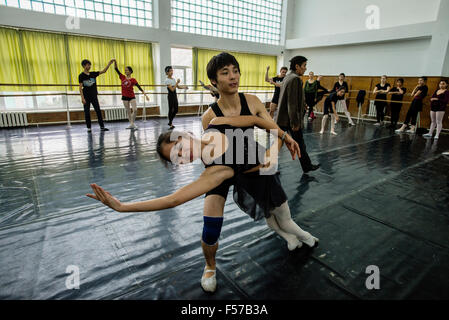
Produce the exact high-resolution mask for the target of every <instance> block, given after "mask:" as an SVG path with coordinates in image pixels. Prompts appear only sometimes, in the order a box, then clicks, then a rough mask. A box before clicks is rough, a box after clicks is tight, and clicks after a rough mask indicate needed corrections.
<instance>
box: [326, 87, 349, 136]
mask: <svg viewBox="0 0 449 320" xmlns="http://www.w3.org/2000/svg"><path fill="white" fill-rule="evenodd" d="M345 92H346V91H345V88H344V87H343V86H341V87H340V88H338V89H337V91H336V92H331V94H330V95H329V96H328V97H327V98H326V100H325V101H324V110H323V120H321V131H320V134H323V133H324V129H326V122H327V119H328V117H329V114H330V115H331V134H333V135H335V136H336V135H337V133H336V132H335V123H336V122H338V114H337V102H338V101H339V100H340V99H341V98H342V97H344V96H345Z"/></svg>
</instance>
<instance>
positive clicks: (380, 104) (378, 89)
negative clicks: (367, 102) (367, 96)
mask: <svg viewBox="0 0 449 320" xmlns="http://www.w3.org/2000/svg"><path fill="white" fill-rule="evenodd" d="M390 89H391V86H390V84H389V83H388V82H387V76H386V75H383V76H382V77H381V78H380V83H378V84H376V86H375V87H374V91H373V93H374V94H376V98H375V99H376V101H375V102H374V105H375V106H376V116H377V122H376V123H375V124H374V125H375V126H381V125H382V124H383V122H384V117H385V108H386V106H387V102H386V101H378V100H387V94H388V92H389V91H390Z"/></svg>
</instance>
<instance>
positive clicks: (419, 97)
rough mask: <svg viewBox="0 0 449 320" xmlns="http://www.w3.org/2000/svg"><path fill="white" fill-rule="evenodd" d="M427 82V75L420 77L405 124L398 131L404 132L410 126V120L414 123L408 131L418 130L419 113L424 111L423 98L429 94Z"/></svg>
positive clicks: (413, 92)
mask: <svg viewBox="0 0 449 320" xmlns="http://www.w3.org/2000/svg"><path fill="white" fill-rule="evenodd" d="M426 82H427V77H420V78H419V79H418V85H417V86H416V87H415V89H413V91H412V94H411V95H412V97H413V100H412V104H411V105H410V108H409V109H408V112H407V116H406V118H405V121H404V124H403V125H402V127H401V128H400V129H398V130H396V132H397V133H402V132H404V131H405V129H406V128H407V127H408V125H409V123H410V121H411V124H412V125H411V126H410V129H409V130H407V133H415V132H416V120H417V118H418V113H419V112H421V111H422V107H423V99H424V98H425V97H426V96H427V92H428V91H429V88H428V87H427V85H426Z"/></svg>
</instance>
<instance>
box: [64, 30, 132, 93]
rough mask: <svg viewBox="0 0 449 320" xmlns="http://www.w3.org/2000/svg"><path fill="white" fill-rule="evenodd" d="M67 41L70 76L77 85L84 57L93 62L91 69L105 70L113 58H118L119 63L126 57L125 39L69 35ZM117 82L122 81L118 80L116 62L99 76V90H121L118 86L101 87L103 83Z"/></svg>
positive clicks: (113, 83)
mask: <svg viewBox="0 0 449 320" xmlns="http://www.w3.org/2000/svg"><path fill="white" fill-rule="evenodd" d="M67 43H68V48H69V55H68V59H69V65H70V70H71V75H70V76H71V78H72V83H73V84H76V85H78V83H79V82H78V75H79V74H80V73H81V72H82V71H83V68H82V66H81V61H83V60H84V59H87V60H89V61H90V62H91V63H92V67H91V69H90V70H91V71H101V70H103V69H104V68H105V67H106V66H107V65H108V63H109V61H111V59H113V58H115V59H117V62H118V63H120V61H124V59H125V55H124V54H125V45H124V42H123V41H117V40H109V39H100V38H90V37H78V36H67ZM122 72H123V71H122ZM117 84H120V82H119V81H118V77H117V73H116V72H115V71H114V64H112V65H111V66H110V67H109V69H108V71H107V72H106V73H105V74H103V75H101V76H100V77H98V80H97V85H99V87H98V91H114V90H119V88H117V87H115V88H114V87H100V86H101V85H117Z"/></svg>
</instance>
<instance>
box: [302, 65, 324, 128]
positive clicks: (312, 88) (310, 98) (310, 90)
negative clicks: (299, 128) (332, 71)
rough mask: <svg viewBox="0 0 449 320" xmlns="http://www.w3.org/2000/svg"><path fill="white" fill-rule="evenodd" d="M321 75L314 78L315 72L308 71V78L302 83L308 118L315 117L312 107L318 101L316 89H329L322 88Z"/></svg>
mask: <svg viewBox="0 0 449 320" xmlns="http://www.w3.org/2000/svg"><path fill="white" fill-rule="evenodd" d="M320 80H321V76H318V78H317V79H316V80H315V74H314V73H313V72H312V71H310V72H309V79H308V80H307V81H306V84H305V85H304V95H305V99H306V105H307V108H308V119H309V120H314V119H315V118H316V116H315V113H314V110H313V107H314V106H315V105H316V104H317V102H318V91H320V90H321V91H324V92H330V90H328V89H326V88H324V87H323V86H322V85H321V83H320Z"/></svg>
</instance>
